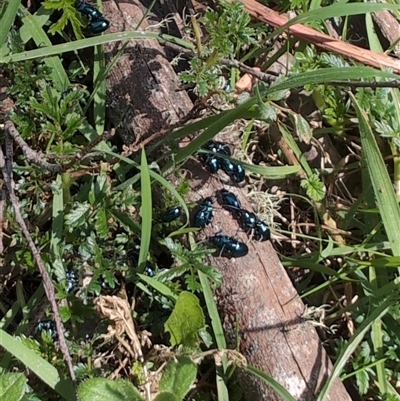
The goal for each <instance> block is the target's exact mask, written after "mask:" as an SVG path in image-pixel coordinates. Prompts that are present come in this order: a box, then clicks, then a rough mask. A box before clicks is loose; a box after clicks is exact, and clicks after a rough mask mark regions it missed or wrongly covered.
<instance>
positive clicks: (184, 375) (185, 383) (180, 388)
mask: <svg viewBox="0 0 400 401" xmlns="http://www.w3.org/2000/svg"><path fill="white" fill-rule="evenodd" d="M196 375H197V367H196V365H195V364H194V363H193V362H192V361H191V360H190V359H189V358H188V357H181V358H178V362H175V361H174V360H171V361H170V362H169V363H168V365H167V368H166V369H165V372H164V373H163V375H162V377H161V381H160V391H161V392H164V391H165V392H171V393H172V394H174V395H175V396H176V397H177V399H179V400H183V398H184V397H185V395H186V394H187V393H188V392H189V390H190V388H191V387H192V385H193V383H194V381H195V380H196Z"/></svg>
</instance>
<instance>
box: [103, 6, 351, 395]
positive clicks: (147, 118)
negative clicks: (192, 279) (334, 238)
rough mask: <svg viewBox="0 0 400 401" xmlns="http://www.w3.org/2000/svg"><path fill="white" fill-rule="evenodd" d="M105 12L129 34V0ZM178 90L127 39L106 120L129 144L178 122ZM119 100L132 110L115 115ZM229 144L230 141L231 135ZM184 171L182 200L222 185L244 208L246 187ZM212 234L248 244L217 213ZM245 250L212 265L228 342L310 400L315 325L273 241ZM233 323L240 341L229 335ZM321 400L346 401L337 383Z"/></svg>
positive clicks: (184, 99)
mask: <svg viewBox="0 0 400 401" xmlns="http://www.w3.org/2000/svg"><path fill="white" fill-rule="evenodd" d="M104 7H105V14H106V15H107V18H109V19H110V21H112V23H111V31H122V30H124V29H133V28H135V26H136V24H137V23H138V22H139V20H140V19H141V18H142V16H143V12H142V7H141V6H140V3H138V2H135V1H130V2H120V1H109V2H106V3H104ZM144 27H146V25H144ZM142 28H143V26H142ZM117 50H118V49H117V46H116V45H115V44H110V45H107V46H105V51H106V53H107V58H108V60H110V59H111V58H112V57H113V55H114V54H115V53H116V52H117ZM177 88H178V80H177V77H176V75H175V73H174V71H173V69H172V67H171V66H170V64H169V63H168V60H167V58H166V57H165V53H164V52H163V49H162V47H161V46H160V45H159V44H158V43H157V42H156V41H153V40H143V41H131V43H130V44H129V46H128V48H127V49H126V51H125V54H124V56H123V57H122V59H121V60H120V61H119V62H118V63H117V64H116V66H115V67H114V69H113V71H112V73H111V74H110V76H109V77H108V78H107V89H108V93H109V94H110V98H109V103H110V104H109V105H108V107H109V108H108V110H109V117H110V119H111V121H112V122H114V124H121V128H122V131H123V132H124V134H123V138H124V139H125V140H126V142H127V143H128V144H130V143H133V142H138V141H140V139H141V138H147V137H149V136H151V135H152V134H153V133H154V131H156V130H159V129H161V128H162V127H165V126H166V125H168V124H169V119H170V118H173V119H179V118H181V117H183V115H184V114H186V113H188V112H189V111H190V109H191V107H192V104H191V101H190V99H189V97H188V96H187V95H186V93H185V92H182V91H176V89H177ZM126 99H128V103H129V107H130V109H131V111H132V112H130V113H128V114H127V115H126V116H125V117H124V118H121V110H124V109H126V102H127V100H126ZM166 110H168V111H169V113H167V115H166V113H165V111H166ZM138 128H140V129H138ZM138 134H139V135H140V137H139V138H138ZM230 140H231V142H233V138H230ZM228 142H229V139H228ZM183 146H184V144H183ZM185 169H187V170H189V171H190V172H191V173H192V179H191V180H190V181H189V185H190V187H191V189H192V191H191V194H190V195H189V197H188V199H187V200H188V201H198V200H200V199H203V198H205V197H209V196H214V195H215V192H216V191H217V190H219V189H222V188H227V189H232V190H233V191H234V192H235V193H236V194H238V196H239V198H240V200H241V202H242V205H243V207H245V208H247V209H250V205H249V204H248V202H247V201H246V198H245V194H246V190H245V189H243V188H234V187H232V188H230V187H229V186H228V185H227V184H224V182H223V180H221V179H219V178H218V177H215V176H210V174H209V172H207V171H206V170H205V169H204V168H203V166H201V165H200V163H199V162H197V161H195V160H190V161H189V162H188V163H187V164H186V165H185ZM218 231H223V232H224V233H226V234H230V235H235V237H238V238H239V239H241V240H242V241H246V242H248V238H247V236H246V235H245V234H244V233H243V232H241V231H240V230H238V227H237V223H236V222H235V221H234V220H233V219H232V217H231V216H230V215H229V214H228V213H225V212H224V211H222V210H219V211H218V213H216V216H215V217H214V222H213V226H212V228H208V229H207V230H206V231H205V234H206V235H214V234H216V233H217V232H218ZM248 246H249V250H250V251H249V254H248V255H247V256H245V257H242V258H238V259H236V260H229V259H226V258H222V257H215V258H212V260H211V263H212V264H213V265H215V266H217V267H218V269H219V270H220V271H221V273H222V275H223V284H222V287H221V288H220V289H219V291H218V293H217V301H218V305H219V308H220V312H221V316H222V319H223V324H224V329H225V331H226V335H227V339H228V342H229V344H230V346H231V347H235V345H236V342H237V341H240V351H241V352H242V353H243V355H245V356H246V358H247V360H248V363H249V364H251V365H253V366H255V367H257V368H258V369H260V370H262V371H264V372H266V373H267V374H269V375H270V376H271V377H273V378H274V379H275V380H276V381H278V382H279V383H280V384H282V385H283V386H284V387H285V388H286V389H287V390H288V391H289V392H290V393H291V394H292V395H293V396H294V397H295V398H296V399H298V400H304V401H311V400H314V399H315V394H317V393H318V391H319V389H320V388H321V386H322V385H323V383H324V382H325V380H326V378H327V377H328V376H329V373H330V371H331V368H332V365H331V362H330V360H329V358H328V356H327V354H326V352H325V350H324V349H323V347H322V344H321V342H320V340H319V338H318V335H317V333H316V331H315V329H314V327H313V326H312V325H311V324H309V323H306V322H304V321H303V319H302V318H301V315H302V313H303V311H304V304H303V302H302V301H301V299H300V298H299V296H298V294H297V292H296V290H295V289H294V287H293V285H292V283H291V281H290V279H289V277H288V275H287V273H286V271H285V269H284V268H283V266H282V264H281V263H280V261H279V259H278V256H277V254H276V252H275V250H274V248H273V246H272V244H271V243H270V242H264V243H259V242H255V241H250V242H248ZM237 321H238V323H239V337H240V338H239V339H238V338H236V322H237ZM238 376H239V380H240V382H241V385H242V388H243V389H244V392H245V397H246V399H247V400H257V401H258V400H268V401H275V400H279V399H280V398H279V397H278V396H277V395H276V394H275V393H274V391H273V390H271V389H270V388H269V387H268V386H267V385H266V384H265V383H264V382H262V381H260V380H258V379H256V378H254V377H253V376H251V375H249V374H246V373H244V372H239V373H238ZM327 400H331V401H333V400H335V401H337V400H340V401H350V397H349V395H348V394H347V392H346V390H345V388H344V386H343V384H342V383H341V382H340V381H339V380H337V381H336V382H335V383H334V386H333V387H332V389H331V391H330V394H329V397H328V398H327Z"/></svg>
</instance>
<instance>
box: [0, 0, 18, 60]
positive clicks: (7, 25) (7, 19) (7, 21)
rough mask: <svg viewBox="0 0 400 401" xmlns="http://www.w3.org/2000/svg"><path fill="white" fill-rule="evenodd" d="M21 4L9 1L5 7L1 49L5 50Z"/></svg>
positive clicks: (1, 30)
mask: <svg viewBox="0 0 400 401" xmlns="http://www.w3.org/2000/svg"><path fill="white" fill-rule="evenodd" d="M20 4H21V0H14V1H9V2H8V3H7V4H6V5H5V7H6V8H5V11H4V13H3V14H2V16H1V19H0V49H2V48H3V45H4V44H5V43H6V40H7V36H8V32H10V29H11V27H12V24H13V23H14V20H15V16H16V15H17V11H18V8H19V5H20ZM2 56H3V55H2V54H0V58H2Z"/></svg>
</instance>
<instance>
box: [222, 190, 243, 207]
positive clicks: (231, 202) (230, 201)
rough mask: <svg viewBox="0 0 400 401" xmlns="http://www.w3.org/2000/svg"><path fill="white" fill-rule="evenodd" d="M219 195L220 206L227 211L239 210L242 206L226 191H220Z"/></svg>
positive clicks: (234, 196)
mask: <svg viewBox="0 0 400 401" xmlns="http://www.w3.org/2000/svg"><path fill="white" fill-rule="evenodd" d="M220 194H221V205H222V206H223V207H224V206H225V208H227V209H232V208H233V209H236V210H240V209H241V207H242V205H241V204H240V202H239V199H238V198H237V197H236V195H235V194H234V193H232V192H229V191H228V190H226V189H222V190H221V191H220Z"/></svg>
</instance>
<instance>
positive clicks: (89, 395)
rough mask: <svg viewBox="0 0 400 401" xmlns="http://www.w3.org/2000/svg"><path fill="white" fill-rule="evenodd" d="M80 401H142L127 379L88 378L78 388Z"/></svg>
mask: <svg viewBox="0 0 400 401" xmlns="http://www.w3.org/2000/svg"><path fill="white" fill-rule="evenodd" d="M78 395H79V398H80V400H81V401H127V400H129V401H144V399H143V398H142V396H141V395H140V393H139V391H138V390H137V389H136V388H135V386H134V385H133V384H132V383H130V382H129V381H127V380H120V379H117V380H108V379H103V378H95V379H88V380H86V381H85V382H83V383H82V384H81V385H80V386H79V388H78Z"/></svg>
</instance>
